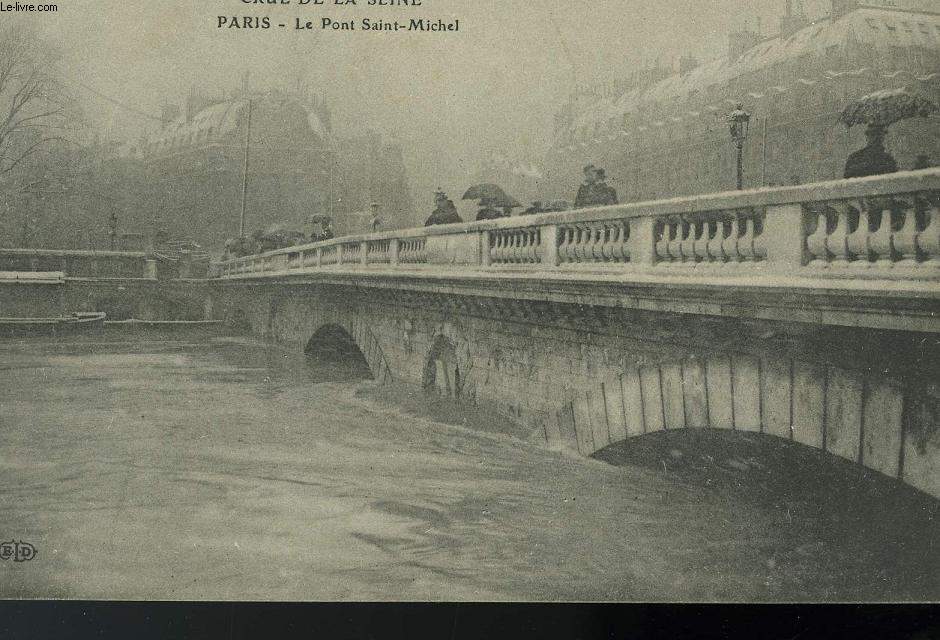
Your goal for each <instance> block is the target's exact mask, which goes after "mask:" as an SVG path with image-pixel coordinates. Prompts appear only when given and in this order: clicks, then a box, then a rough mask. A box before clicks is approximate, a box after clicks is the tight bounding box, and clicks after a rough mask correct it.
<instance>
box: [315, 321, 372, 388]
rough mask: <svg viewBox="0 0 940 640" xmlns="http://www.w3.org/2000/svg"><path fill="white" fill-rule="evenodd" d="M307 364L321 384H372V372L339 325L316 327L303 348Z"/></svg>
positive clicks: (356, 346) (360, 352) (354, 344)
mask: <svg viewBox="0 0 940 640" xmlns="http://www.w3.org/2000/svg"><path fill="white" fill-rule="evenodd" d="M304 355H305V356H306V357H307V363H308V365H309V366H310V367H311V369H312V370H313V371H314V372H315V373H316V376H315V377H316V378H317V379H318V380H320V381H322V382H327V381H328V382H352V381H356V380H372V379H373V378H374V376H373V374H372V369H371V367H370V366H369V362H368V360H367V359H366V356H365V354H363V352H362V350H361V349H360V348H359V345H358V344H356V341H355V339H354V338H353V337H352V336H351V335H350V334H349V332H348V331H346V330H345V329H344V328H342V327H341V326H339V325H336V324H328V325H324V326H322V327H320V328H319V329H318V330H317V332H316V333H314V334H313V336H312V337H311V338H310V340H308V341H307V344H306V345H305V346H304Z"/></svg>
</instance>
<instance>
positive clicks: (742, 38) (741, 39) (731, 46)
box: [728, 28, 763, 62]
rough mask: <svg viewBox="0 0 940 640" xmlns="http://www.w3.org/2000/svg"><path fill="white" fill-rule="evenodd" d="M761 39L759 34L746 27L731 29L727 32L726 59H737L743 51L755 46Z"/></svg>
mask: <svg viewBox="0 0 940 640" xmlns="http://www.w3.org/2000/svg"><path fill="white" fill-rule="evenodd" d="M762 39H763V37H762V36H761V34H759V33H756V32H754V31H750V30H749V29H747V28H744V29H741V30H740V31H732V32H731V33H729V34H728V59H729V60H731V61H732V62H733V61H735V60H737V59H738V58H740V57H741V55H742V54H743V53H744V52H745V51H747V50H748V49H751V48H753V47H755V46H756V45H757V44H758V43H759V42H760V41H761V40H762Z"/></svg>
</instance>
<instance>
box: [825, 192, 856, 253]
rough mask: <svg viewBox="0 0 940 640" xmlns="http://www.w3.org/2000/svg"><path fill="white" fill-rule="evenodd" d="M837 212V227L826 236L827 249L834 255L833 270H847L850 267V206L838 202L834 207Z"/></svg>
mask: <svg viewBox="0 0 940 640" xmlns="http://www.w3.org/2000/svg"><path fill="white" fill-rule="evenodd" d="M832 208H833V209H834V210H835V212H836V227H835V229H833V230H832V232H831V233H830V234H829V235H827V236H826V248H827V249H829V253H831V254H832V262H831V263H830V264H831V266H832V267H833V268H837V269H838V268H845V267H847V266H848V265H849V258H850V254H849V246H848V235H849V233H848V231H849V205H848V204H847V203H845V202H836V203H834V204H833V205H832Z"/></svg>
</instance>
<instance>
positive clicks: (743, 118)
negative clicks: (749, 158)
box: [728, 102, 751, 189]
mask: <svg viewBox="0 0 940 640" xmlns="http://www.w3.org/2000/svg"><path fill="white" fill-rule="evenodd" d="M750 120H751V114H749V113H748V112H747V111H745V110H744V105H743V104H742V103H740V102H739V103H737V104H736V105H734V111H732V112H731V113H730V114H728V124H729V125H730V129H731V139H732V140H733V141H734V146H735V147H736V148H737V150H738V183H737V184H738V189H743V188H744V164H743V162H744V161H743V158H742V156H743V150H744V141H745V140H747V124H748V122H750Z"/></svg>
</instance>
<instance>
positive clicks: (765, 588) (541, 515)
mask: <svg viewBox="0 0 940 640" xmlns="http://www.w3.org/2000/svg"><path fill="white" fill-rule="evenodd" d="M356 377H357V375H355V372H352V373H350V372H348V371H347V372H345V373H343V372H338V371H336V370H332V369H330V368H324V367H323V366H315V365H312V364H310V363H309V362H308V361H306V360H305V359H304V357H303V355H302V354H296V353H293V352H289V351H286V350H285V349H283V348H281V347H276V346H269V345H264V344H260V343H258V342H255V341H252V340H249V339H245V338H212V339H211V340H210V339H206V338H205V337H198V336H190V337H187V336H176V337H173V338H167V337H165V336H149V337H148V336H147V335H145V334H131V333H124V334H121V335H111V336H109V335H104V336H98V337H84V338H82V339H80V340H79V339H77V338H67V339H62V340H59V341H55V342H50V341H40V340H35V339H30V340H21V341H6V342H0V539H2V540H3V541H6V540H10V539H16V540H24V541H28V542H30V543H31V544H33V545H34V546H35V547H36V549H37V550H38V555H37V557H36V558H35V559H34V560H32V561H30V562H20V563H14V562H11V561H0V597H23V596H26V597H54V598H60V597H66V598H69V597H82V598H121V599H137V598H158V599H260V600H268V599H275V600H309V599H317V600H319V599H357V600H400V599H404V600H439V599H445V600H467V599H473V600H481V599H482V600H506V599H510V600H572V599H574V600H618V601H620V600H630V601H636V600H642V601H648V600H683V601H688V600H709V601H710V600H764V601H766V600H772V601H776V600H788V601H791V600H816V599H828V600H857V599H863V600H883V599H891V600H895V599H914V600H937V599H940V578H938V575H940V571H938V564H937V563H938V560H937V558H938V557H940V554H938V548H940V547H938V540H940V537H938V525H937V522H938V520H937V513H938V509H937V501H935V500H933V499H930V498H927V497H925V496H923V495H922V494H918V493H917V492H914V491H912V490H909V489H906V488H903V487H899V486H898V485H897V483H894V482H890V481H887V480H881V479H879V478H877V477H873V476H872V475H870V474H869V475H866V474H865V473H864V472H862V471H860V470H858V469H857V468H856V467H854V466H853V465H849V464H847V463H845V464H841V465H840V464H832V463H831V461H830V460H829V459H828V458H827V457H825V456H823V455H817V454H815V453H814V452H811V451H805V450H803V449H802V448H800V447H795V446H790V445H787V444H786V443H782V444H777V443H774V442H769V443H768V442H766V441H765V439H761V438H756V439H755V438H753V437H751V439H743V436H736V434H723V435H719V434H715V435H709V434H704V435H703V434H699V435H698V436H697V437H692V435H690V434H683V433H678V432H674V433H667V434H659V435H651V436H645V437H643V438H640V439H637V440H634V441H632V443H625V444H621V445H619V446H615V447H612V448H610V449H609V450H607V451H605V452H602V453H601V454H599V455H598V458H601V459H582V458H578V457H576V456H574V455H571V454H568V453H565V452H561V451H553V450H550V449H549V448H547V447H546V446H545V445H544V444H540V443H538V442H537V441H536V440H535V439H531V440H530V439H528V438H527V437H526V434H524V433H519V432H518V431H517V430H514V429H512V428H510V427H508V426H505V425H500V424H499V423H496V422H487V420H486V419H485V417H484V418H482V419H481V418H479V417H475V418H474V419H472V420H466V419H465V418H466V417H467V414H466V413H464V412H462V411H461V410H460V409H459V408H455V407H453V406H447V405H445V404H443V403H436V402H432V401H430V400H426V399H424V397H423V396H421V395H410V396H409V395H408V394H407V393H406V394H402V393H399V392H397V391H396V390H389V389H384V388H383V389H379V388H376V386H375V383H373V382H372V381H363V380H357V379H355V378H356ZM459 422H466V423H467V424H458V423H459ZM766 440H768V441H769V440H770V439H769V438H768V439H766Z"/></svg>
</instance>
